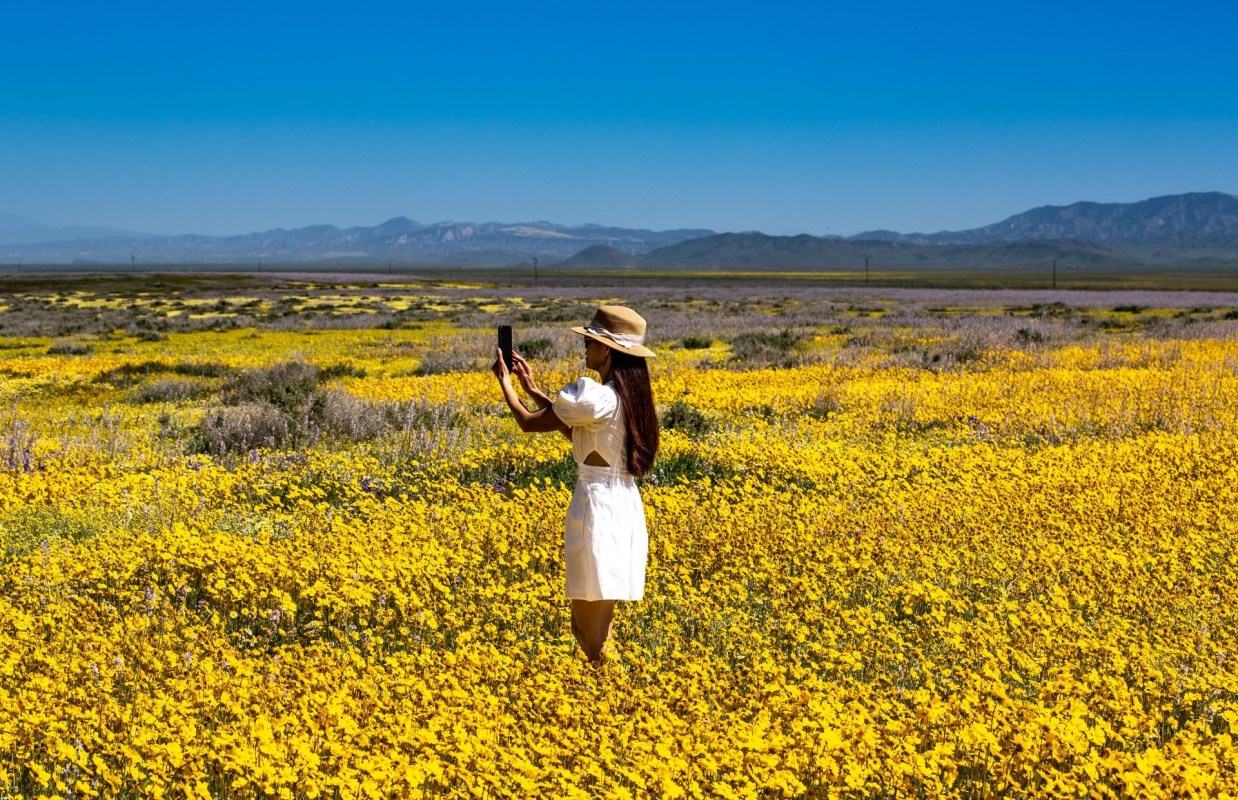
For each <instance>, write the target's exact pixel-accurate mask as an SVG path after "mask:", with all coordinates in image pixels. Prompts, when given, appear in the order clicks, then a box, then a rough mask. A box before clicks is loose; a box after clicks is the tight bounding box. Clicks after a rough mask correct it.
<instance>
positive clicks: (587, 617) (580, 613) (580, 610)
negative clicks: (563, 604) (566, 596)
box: [572, 600, 615, 662]
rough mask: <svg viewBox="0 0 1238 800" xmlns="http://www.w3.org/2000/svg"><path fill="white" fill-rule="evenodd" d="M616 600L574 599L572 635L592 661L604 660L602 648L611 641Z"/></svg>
mask: <svg viewBox="0 0 1238 800" xmlns="http://www.w3.org/2000/svg"><path fill="white" fill-rule="evenodd" d="M614 618H615V601H614V600H573V601H572V635H573V636H574V637H576V643H577V644H579V645H580V649H581V650H583V651H584V653H585V657H586V658H588V659H589V660H590V661H593V662H597V661H601V660H602V648H603V647H605V645H606V643H607V642H608V641H610V626H611V621H612V620H614Z"/></svg>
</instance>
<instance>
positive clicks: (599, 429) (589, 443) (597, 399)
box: [554, 377, 628, 472]
mask: <svg viewBox="0 0 1238 800" xmlns="http://www.w3.org/2000/svg"><path fill="white" fill-rule="evenodd" d="M554 409H555V415H556V416H558V417H559V419H561V420H563V421H564V422H565V423H567V424H568V425H570V426H571V428H572V457H573V458H574V459H575V460H576V463H577V464H585V463H589V464H592V465H595V466H601V465H602V462H605V465H607V466H611V467H617V468H619V469H620V470H621V471H623V472H627V463H628V462H627V427H626V421H625V419H624V413H623V404H622V403H621V402H619V395H618V393H617V392H616V391H615V387H614V384H612V383H605V384H602V383H598V382H597V381H595V380H593V379H592V378H588V377H582V378H580V379H579V380H577V381H576V382H575V383H569V384H568V385H567V386H565V387H563V389H562V391H560V392H559V396H558V398H557V399H556V400H555V404H554ZM593 453H596V454H597V455H596V456H595V457H593V458H590V455H591V454H593Z"/></svg>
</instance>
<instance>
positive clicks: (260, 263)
mask: <svg viewBox="0 0 1238 800" xmlns="http://www.w3.org/2000/svg"><path fill="white" fill-rule="evenodd" d="M258 271H259V272H262V259H261V258H260V259H258Z"/></svg>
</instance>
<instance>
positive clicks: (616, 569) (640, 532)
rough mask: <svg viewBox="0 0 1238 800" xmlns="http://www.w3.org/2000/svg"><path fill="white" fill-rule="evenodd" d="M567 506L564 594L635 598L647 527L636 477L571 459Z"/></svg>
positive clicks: (641, 590)
mask: <svg viewBox="0 0 1238 800" xmlns="http://www.w3.org/2000/svg"><path fill="white" fill-rule="evenodd" d="M577 469H578V470H579V472H578V473H577V477H576V489H575V490H574V491H573V492H572V504H571V505H570V506H569V507H568V509H567V536H566V538H565V541H564V548H563V551H564V552H563V554H564V557H565V560H566V562H567V596H568V598H569V599H571V600H640V599H641V598H642V597H644V594H645V560H646V558H647V556H648V555H649V532H648V530H647V529H646V528H645V507H644V505H643V504H642V503H641V499H640V490H639V489H638V488H636V481H635V480H634V479H633V478H632V476H631V474H629V473H628V472H627V471H626V470H623V469H621V468H618V467H614V466H610V467H593V466H589V465H588V464H577Z"/></svg>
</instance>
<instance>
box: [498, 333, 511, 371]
mask: <svg viewBox="0 0 1238 800" xmlns="http://www.w3.org/2000/svg"><path fill="white" fill-rule="evenodd" d="M499 349H500V350H502V351H503V363H504V364H506V365H507V370H508V371H509V372H510V371H511V369H512V326H511V325H500V326H499Z"/></svg>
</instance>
